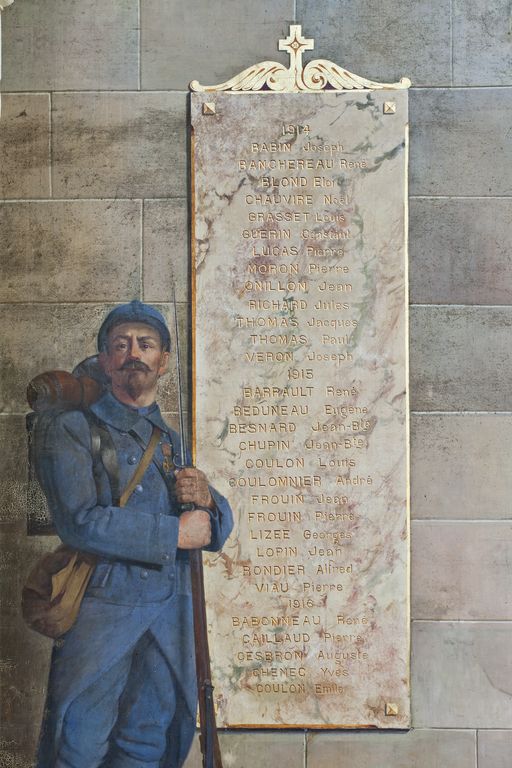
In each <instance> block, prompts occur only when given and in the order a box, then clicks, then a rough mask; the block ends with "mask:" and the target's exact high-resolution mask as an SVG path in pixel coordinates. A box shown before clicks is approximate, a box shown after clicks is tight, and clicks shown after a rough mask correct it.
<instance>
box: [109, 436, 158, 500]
mask: <svg viewBox="0 0 512 768" xmlns="http://www.w3.org/2000/svg"><path fill="white" fill-rule="evenodd" d="M161 435H162V430H161V429H160V427H157V426H153V432H152V434H151V440H150V441H149V443H148V444H147V447H146V450H145V451H144V453H143V454H142V458H141V460H140V462H139V466H138V467H137V469H136V470H135V472H134V474H133V476H132V478H131V479H130V481H129V483H128V485H127V486H126V488H125V489H124V491H123V492H122V494H121V497H120V499H119V506H120V507H124V505H125V504H126V502H127V501H128V499H129V498H130V496H131V495H132V493H133V491H134V489H135V486H136V485H137V484H138V482H139V480H141V479H142V476H143V475H144V472H145V471H146V469H147V468H148V467H149V465H150V463H151V460H152V459H153V455H154V453H155V450H156V446H157V445H158V441H159V440H160V437H161Z"/></svg>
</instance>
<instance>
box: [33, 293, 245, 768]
mask: <svg viewBox="0 0 512 768" xmlns="http://www.w3.org/2000/svg"><path fill="white" fill-rule="evenodd" d="M170 345H171V342H170V334H169V330H168V328H167V324H166V321H165V319H164V317H163V316H162V315H161V314H160V312H158V311H157V310H156V309H155V308H154V307H151V306H149V305H146V304H143V303H141V302H138V301H132V302H131V303H130V304H126V305H122V306H118V307H116V308H115V309H114V310H113V311H112V312H110V314H108V316H107V317H106V319H105V320H104V322H103V324H102V326H101V328H100V330H99V333H98V351H99V363H100V365H101V368H102V370H103V372H104V374H105V376H106V378H107V380H108V382H109V386H108V387H107V388H106V389H105V391H104V393H103V394H102V395H101V397H100V398H99V399H98V400H97V401H96V402H94V403H93V404H92V405H90V407H89V409H88V411H87V412H85V411H84V410H83V409H79V410H73V409H71V410H70V409H65V410H64V409H53V410H49V411H46V412H45V413H43V414H41V415H40V417H38V419H37V422H36V426H35V436H34V461H35V465H36V467H35V468H36V472H37V477H38V480H39V482H40V484H41V486H42V488H43V490H44V493H45V495H46V498H47V501H48V506H49V509H50V511H51V515H52V518H53V522H54V525H55V528H56V530H57V532H58V534H59V536H60V538H61V539H62V541H63V542H64V543H65V544H66V545H69V546H70V547H73V548H74V549H76V550H79V551H80V552H83V553H87V554H88V555H90V556H92V557H93V562H94V564H95V565H94V569H93V571H92V576H91V578H90V580H89V582H88V584H87V588H86V591H85V595H84V597H83V600H82V602H81V605H80V610H79V612H78V616H77V619H76V621H75V623H74V624H73V625H72V627H71V628H70V629H69V631H67V632H66V633H65V634H64V635H63V636H62V637H60V638H59V639H58V640H57V641H56V642H55V645H54V649H53V655H52V661H51V669H50V679H49V685H48V694H47V702H46V708H45V716H44V722H43V727H42V733H41V739H40V746H39V754H38V758H37V766H38V768H97V767H98V766H103V767H104V768H107V766H108V768H142V767H143V766H144V768H178V766H181V765H183V763H184V761H185V759H186V756H187V753H188V751H189V749H190V746H191V743H192V738H193V735H194V731H195V721H196V707H197V687H196V679H195V659H194V635H193V617H192V602H191V580H190V567H189V551H190V550H191V549H198V548H203V549H207V550H211V551H215V550H219V549H220V548H221V547H222V546H223V544H224V542H225V541H226V539H227V537H228V535H229V533H230V531H231V529H232V525H233V518H232V513H231V509H230V506H229V503H228V502H227V500H226V499H225V498H223V497H222V496H221V495H220V494H219V493H217V492H216V491H215V489H214V488H212V487H211V486H210V485H209V484H208V481H207V478H206V477H205V475H204V474H203V473H202V472H201V471H200V470H199V469H196V468H193V467H186V468H179V467H176V466H175V463H174V460H175V457H176V456H178V455H179V454H180V436H179V435H178V434H177V433H176V432H174V431H173V430H172V429H170V428H169V427H168V425H167V424H166V423H165V421H164V420H163V418H162V415H161V413H160V409H159V407H158V405H157V403H156V393H157V384H158V379H159V377H160V376H161V375H162V374H163V373H164V372H165V370H166V369H167V365H168V362H169V356H170V348H171V347H170ZM91 425H93V426H91ZM94 425H96V427H97V426H99V427H100V429H101V430H102V433H103V435H104V442H106V443H107V446H106V448H105V446H103V448H102V450H100V451H97V450H95V448H94V445H93V442H94V434H95V432H94V428H93V427H94ZM155 434H156V435H157V440H155V437H154V436H155ZM151 442H153V444H154V446H153V447H154V454H153V456H152V458H151V461H149V464H148V466H147V468H146V469H145V471H144V472H143V473H142V476H141V477H140V479H138V481H137V482H136V484H135V486H134V487H133V489H132V491H131V493H130V494H129V498H127V499H125V503H124V506H121V505H120V503H119V497H117V493H118V492H119V493H122V491H123V490H124V489H126V488H127V486H128V485H129V483H130V479H133V477H134V473H135V472H136V471H137V468H138V466H139V464H140V463H141V461H143V457H144V455H145V454H147V452H148V450H149V449H148V445H149V444H150V443H151ZM116 497H117V498H116ZM181 505H189V506H190V507H192V508H191V509H189V511H185V512H183V513H182V514H181V515H180V514H179V510H180V506H181Z"/></svg>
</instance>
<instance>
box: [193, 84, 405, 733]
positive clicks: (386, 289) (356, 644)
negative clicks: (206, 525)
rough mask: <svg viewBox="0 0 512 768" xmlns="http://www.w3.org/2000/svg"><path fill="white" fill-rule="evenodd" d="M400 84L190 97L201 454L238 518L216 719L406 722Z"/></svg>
mask: <svg viewBox="0 0 512 768" xmlns="http://www.w3.org/2000/svg"><path fill="white" fill-rule="evenodd" d="M393 97H394V100H395V101H396V104H397V109H396V112H395V113H394V114H393V115H392V116H389V115H386V114H385V113H384V109H383V106H384V101H385V98H386V94H385V93H384V92H382V93H380V92H371V91H360V92H347V93H336V94H335V93H331V94H329V93H323V94H321V95H314V94H270V93H266V94H263V95H261V96H257V95H244V94H233V93H226V94H215V97H212V96H208V100H209V102H211V100H212V98H214V99H215V110H214V113H213V114H205V110H204V109H203V103H204V101H205V100H206V97H205V96H204V95H202V94H197V95H196V94H194V95H192V110H191V112H192V128H193V152H194V165H193V167H194V173H193V184H194V209H193V212H192V214H193V218H194V231H195V241H194V264H193V270H194V292H195V302H194V305H195V311H194V336H195V341H194V345H195V347H194V358H195V395H194V399H195V415H196V430H197V436H198V443H197V453H198V457H197V459H198V461H199V460H200V462H201V466H205V467H206V470H207V471H208V474H209V476H210V477H211V478H212V480H213V482H215V484H216V485H217V486H218V487H219V488H220V489H221V490H222V491H224V492H225V493H226V495H228V496H229V498H230V500H231V502H232V506H233V507H234V509H235V510H236V513H237V516H238V523H237V528H236V532H235V534H234V535H233V537H232V539H231V541H230V543H229V544H228V546H227V547H226V549H225V551H224V552H223V553H222V554H221V555H219V556H213V557H211V558H210V559H209V560H208V563H207V566H208V567H207V569H206V572H207V595H208V601H209V618H210V622H211V643H212V658H213V670H214V678H215V680H214V682H215V685H216V696H217V705H218V712H219V719H220V720H221V721H222V722H223V723H224V724H226V725H252V726H272V725H279V726H281V727H282V726H283V725H285V726H286V725H288V726H290V727H293V726H295V725H306V726H309V727H336V726H337V727H343V726H347V727H348V726H351V727H354V726H359V727H365V726H367V727H375V726H377V727H387V728H397V727H407V724H408V630H407V627H408V613H407V533H408V521H407V397H406V389H407V387H406V384H407V381H406V369H407V367H406V314H405V306H406V272H405V258H406V254H405V245H404V243H405V204H404V190H405V178H406V176H405V174H406V153H405V132H406V123H407V99H406V94H405V93H397V94H394V95H393ZM389 702H393V703H394V704H396V707H395V708H394V709H393V711H395V709H397V710H398V715H395V716H393V717H389V716H388V715H387V714H386V711H388V710H389V708H388V707H387V704H388V703H389Z"/></svg>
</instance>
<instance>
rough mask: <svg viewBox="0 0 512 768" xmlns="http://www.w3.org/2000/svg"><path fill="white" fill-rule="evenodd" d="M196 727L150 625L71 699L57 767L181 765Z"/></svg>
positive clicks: (170, 767)
mask: <svg viewBox="0 0 512 768" xmlns="http://www.w3.org/2000/svg"><path fill="white" fill-rule="evenodd" d="M194 731H195V722H194V719H193V718H192V717H191V715H190V712H189V710H188V708H187V706H186V703H185V699H184V697H183V695H182V692H181V688H180V686H179V684H178V683H177V681H176V679H175V677H174V675H173V673H172V670H171V668H170V667H169V664H168V663H167V660H166V659H165V657H164V655H163V653H162V651H161V649H160V647H159V645H158V642H157V641H156V640H155V638H154V636H153V635H152V633H151V631H150V630H148V631H147V632H146V633H145V634H144V635H143V636H142V637H141V638H140V640H139V641H138V643H137V644H136V645H135V646H134V647H133V648H132V649H131V651H130V652H129V653H128V654H126V655H125V656H124V657H123V658H122V659H120V661H118V662H117V663H116V664H115V665H114V666H113V667H112V668H111V669H109V670H108V671H106V672H105V673H104V674H103V675H102V676H101V678H100V679H99V680H98V681H96V682H95V683H94V685H91V686H90V688H87V689H86V690H85V691H83V692H82V693H81V694H80V695H79V696H77V698H76V699H74V701H73V702H72V703H71V705H70V706H69V708H68V710H67V712H66V716H65V719H64V723H63V729H62V734H61V738H60V742H59V747H58V753H57V759H56V762H55V768H100V767H101V768H160V766H162V767H163V766H165V768H179V766H181V765H182V764H183V762H184V761H185V758H186V756H187V754H188V751H189V749H190V745H191V743H192V739H193V736H194ZM164 756H165V761H164Z"/></svg>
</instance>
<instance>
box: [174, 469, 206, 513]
mask: <svg viewBox="0 0 512 768" xmlns="http://www.w3.org/2000/svg"><path fill="white" fill-rule="evenodd" d="M175 493H176V498H177V500H178V503H179V504H189V503H190V502H192V504H195V505H196V506H197V507H208V509H214V508H215V504H214V501H213V499H212V496H211V493H210V491H209V488H208V480H207V479H206V475H205V474H204V472H201V470H200V469H196V468H195V467H184V468H183V469H179V470H178V471H177V473H176V487H175Z"/></svg>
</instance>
